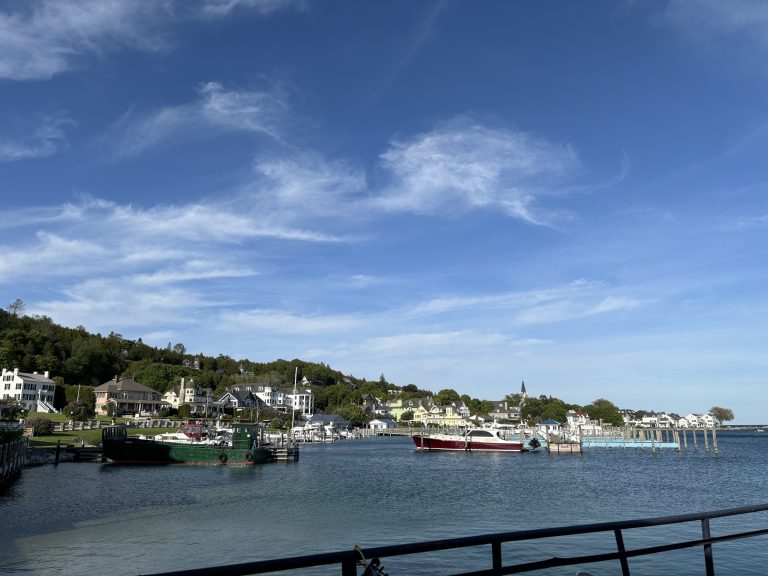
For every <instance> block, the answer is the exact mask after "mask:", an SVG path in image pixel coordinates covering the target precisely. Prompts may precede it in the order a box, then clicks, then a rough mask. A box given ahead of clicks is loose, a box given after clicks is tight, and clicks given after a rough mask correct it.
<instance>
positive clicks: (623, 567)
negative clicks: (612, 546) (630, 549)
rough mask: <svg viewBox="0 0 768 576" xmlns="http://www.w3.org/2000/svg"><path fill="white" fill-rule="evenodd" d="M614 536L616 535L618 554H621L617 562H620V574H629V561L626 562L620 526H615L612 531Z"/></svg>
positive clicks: (623, 575) (624, 575) (626, 575)
mask: <svg viewBox="0 0 768 576" xmlns="http://www.w3.org/2000/svg"><path fill="white" fill-rule="evenodd" d="M613 534H614V536H616V548H617V549H618V551H619V554H621V558H619V562H621V574H622V576H630V575H629V562H627V557H626V553H627V549H626V548H624V536H623V535H622V534H621V528H616V529H615V530H614V531H613Z"/></svg>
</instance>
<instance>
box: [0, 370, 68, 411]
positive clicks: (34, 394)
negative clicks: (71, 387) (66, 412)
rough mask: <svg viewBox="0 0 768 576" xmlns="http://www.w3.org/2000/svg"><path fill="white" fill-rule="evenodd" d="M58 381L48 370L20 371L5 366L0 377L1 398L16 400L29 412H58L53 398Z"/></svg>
mask: <svg viewBox="0 0 768 576" xmlns="http://www.w3.org/2000/svg"><path fill="white" fill-rule="evenodd" d="M55 394H56V383H55V382H54V381H53V380H51V379H50V378H49V377H48V372H44V373H43V374H38V373H37V372H32V373H27V372H19V369H18V368H14V369H13V370H6V369H5V368H3V372H2V378H1V379H0V398H2V399H3V400H16V401H17V402H18V403H19V405H20V406H21V407H22V408H23V409H24V410H26V411H27V412H56V409H55V408H54V407H53V399H54V396H55Z"/></svg>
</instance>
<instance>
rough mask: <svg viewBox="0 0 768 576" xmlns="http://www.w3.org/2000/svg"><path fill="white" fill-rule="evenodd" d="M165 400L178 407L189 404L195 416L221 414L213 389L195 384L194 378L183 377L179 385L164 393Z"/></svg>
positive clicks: (190, 410) (190, 411) (191, 412)
mask: <svg viewBox="0 0 768 576" xmlns="http://www.w3.org/2000/svg"><path fill="white" fill-rule="evenodd" d="M163 401H164V402H167V403H168V405H169V406H171V407H172V408H176V409H178V408H179V407H180V406H182V405H187V406H189V413H190V414H191V415H195V416H196V415H201V416H206V415H210V414H219V412H220V405H219V403H218V402H217V401H216V398H215V396H214V391H213V389H211V388H203V387H202V386H199V385H197V384H195V381H194V379H193V378H190V379H189V380H187V379H185V378H183V377H182V378H181V383H180V384H179V386H178V387H174V388H171V389H170V390H168V392H166V393H165V394H163Z"/></svg>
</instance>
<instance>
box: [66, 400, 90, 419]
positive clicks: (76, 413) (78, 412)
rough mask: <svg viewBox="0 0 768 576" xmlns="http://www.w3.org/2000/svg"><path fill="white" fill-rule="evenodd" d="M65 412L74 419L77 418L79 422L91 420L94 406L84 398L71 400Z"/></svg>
mask: <svg viewBox="0 0 768 576" xmlns="http://www.w3.org/2000/svg"><path fill="white" fill-rule="evenodd" d="M63 412H64V413H65V414H67V415H69V417H70V418H71V419H72V420H77V421H78V422H84V421H86V420H90V419H91V418H92V417H93V415H94V411H93V408H91V407H90V406H89V405H88V404H86V403H85V402H83V401H82V400H80V401H76V402H70V403H69V404H67V405H66V406H65V407H64V410H63Z"/></svg>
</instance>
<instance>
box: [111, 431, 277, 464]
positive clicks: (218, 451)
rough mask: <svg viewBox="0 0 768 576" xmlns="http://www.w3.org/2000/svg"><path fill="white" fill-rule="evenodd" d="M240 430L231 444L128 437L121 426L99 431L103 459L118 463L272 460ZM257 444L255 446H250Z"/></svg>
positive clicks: (250, 437) (229, 462)
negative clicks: (239, 434)
mask: <svg viewBox="0 0 768 576" xmlns="http://www.w3.org/2000/svg"><path fill="white" fill-rule="evenodd" d="M251 439H252V436H251V435H250V434H248V433H247V432H245V431H244V432H243V438H242V441H240V442H237V441H236V442H237V443H236V444H235V446H234V447H232V446H220V445H216V444H209V443H203V442H163V441H158V440H147V439H142V438H135V437H133V436H128V435H127V433H126V431H125V429H124V428H121V427H112V426H110V427H107V428H105V429H104V430H102V439H101V445H102V451H103V455H104V457H105V458H107V459H109V460H111V461H113V462H117V463H119V464H216V465H223V464H226V465H230V466H232V465H234V466H250V465H253V464H261V463H263V462H269V461H271V460H273V454H272V451H271V450H269V449H268V448H265V447H263V446H259V445H257V444H256V443H255V442H253V443H252V442H251V441H250V440H251ZM253 446H257V447H253Z"/></svg>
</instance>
